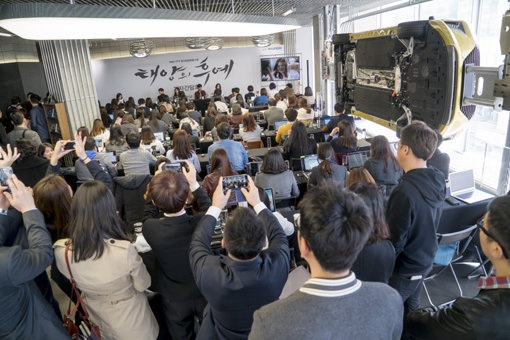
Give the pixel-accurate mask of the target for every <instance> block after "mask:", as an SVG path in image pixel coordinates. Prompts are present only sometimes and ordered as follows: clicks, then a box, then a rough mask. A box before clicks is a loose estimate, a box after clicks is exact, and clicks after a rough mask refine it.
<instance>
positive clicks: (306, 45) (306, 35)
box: [296, 26, 320, 94]
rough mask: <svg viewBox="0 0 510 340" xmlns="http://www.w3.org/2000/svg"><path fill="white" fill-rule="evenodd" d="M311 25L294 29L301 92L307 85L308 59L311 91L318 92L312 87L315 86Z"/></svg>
mask: <svg viewBox="0 0 510 340" xmlns="http://www.w3.org/2000/svg"><path fill="white" fill-rule="evenodd" d="M313 45H314V42H313V26H306V27H302V28H300V29H297V30H296V51H297V52H298V53H300V54H301V81H300V90H301V93H304V92H305V87H306V85H307V83H308V82H307V80H308V79H307V77H306V61H307V60H308V66H309V67H308V68H309V70H308V74H309V76H310V81H309V83H310V87H311V88H312V90H313V93H314V94H315V93H316V92H319V91H320V89H316V88H314V87H315V86H314V85H315V64H314V55H313Z"/></svg>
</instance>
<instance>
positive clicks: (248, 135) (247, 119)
mask: <svg viewBox="0 0 510 340" xmlns="http://www.w3.org/2000/svg"><path fill="white" fill-rule="evenodd" d="M260 133H261V130H260V126H258V124H257V123H256V122H255V117H253V114H251V113H250V112H247V113H245V114H244V115H243V127H242V128H240V129H239V134H240V135H241V138H242V139H243V142H245V143H246V142H256V141H259V140H261V139H260Z"/></svg>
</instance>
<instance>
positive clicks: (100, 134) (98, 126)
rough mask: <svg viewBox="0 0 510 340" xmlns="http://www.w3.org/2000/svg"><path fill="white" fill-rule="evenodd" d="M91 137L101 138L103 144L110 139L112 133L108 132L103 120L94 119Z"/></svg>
mask: <svg viewBox="0 0 510 340" xmlns="http://www.w3.org/2000/svg"><path fill="white" fill-rule="evenodd" d="M90 136H91V137H94V138H101V139H102V140H103V142H106V141H107V140H108V139H110V131H108V130H106V128H105V127H104V125H103V121H102V120H101V119H94V123H92V130H90Z"/></svg>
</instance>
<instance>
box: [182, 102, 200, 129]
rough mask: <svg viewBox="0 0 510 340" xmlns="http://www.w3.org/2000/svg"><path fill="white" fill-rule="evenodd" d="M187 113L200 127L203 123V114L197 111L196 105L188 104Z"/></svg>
mask: <svg viewBox="0 0 510 340" xmlns="http://www.w3.org/2000/svg"><path fill="white" fill-rule="evenodd" d="M186 113H187V114H188V116H189V117H190V118H192V119H193V120H194V121H195V122H196V123H197V124H198V125H199V126H200V124H201V123H202V114H201V113H200V112H198V111H197V110H195V104H194V103H193V102H189V103H186Z"/></svg>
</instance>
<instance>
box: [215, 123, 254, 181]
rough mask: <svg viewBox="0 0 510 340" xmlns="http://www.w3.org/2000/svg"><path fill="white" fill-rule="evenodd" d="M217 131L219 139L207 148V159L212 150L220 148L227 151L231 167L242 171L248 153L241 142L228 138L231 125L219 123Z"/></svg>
mask: <svg viewBox="0 0 510 340" xmlns="http://www.w3.org/2000/svg"><path fill="white" fill-rule="evenodd" d="M217 132H218V139H219V141H217V142H215V143H213V144H212V145H211V146H209V148H208V149H207V154H208V156H209V161H211V156H212V153H213V152H214V150H216V149H219V148H222V149H224V150H225V151H226V152H227V155H228V158H229V159H230V162H232V168H234V170H235V171H244V169H245V168H246V163H248V154H247V153H246V150H245V149H244V146H243V144H242V143H239V142H235V141H233V140H231V139H230V138H232V127H230V125H228V123H221V124H220V125H219V126H218V131H217Z"/></svg>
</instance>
